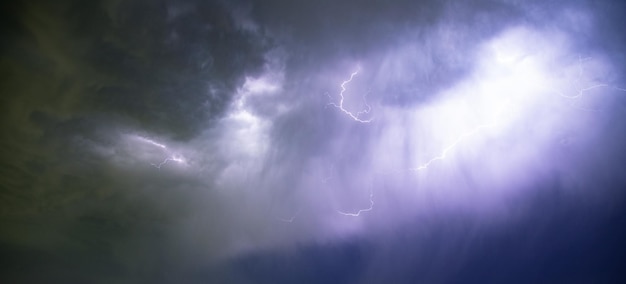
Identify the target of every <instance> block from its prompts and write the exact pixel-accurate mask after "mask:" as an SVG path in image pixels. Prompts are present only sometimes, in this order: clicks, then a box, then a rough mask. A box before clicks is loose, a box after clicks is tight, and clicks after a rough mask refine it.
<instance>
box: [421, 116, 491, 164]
mask: <svg viewBox="0 0 626 284" xmlns="http://www.w3.org/2000/svg"><path fill="white" fill-rule="evenodd" d="M496 124H497V123H490V124H483V125H479V126H477V127H476V128H474V129H472V130H470V131H467V132H465V133H463V134H461V135H460V136H459V137H458V138H457V139H456V140H454V142H452V143H451V144H450V145H448V146H447V147H445V148H444V149H443V150H442V151H441V153H440V154H439V155H438V156H435V157H433V158H431V159H430V160H428V161H427V162H426V163H424V164H422V165H421V166H418V167H415V168H410V169H409V171H421V170H425V169H427V168H428V167H429V166H430V165H431V164H432V163H433V162H435V161H440V160H443V159H445V158H446V156H447V155H448V152H450V151H452V150H453V149H454V148H456V147H457V146H458V145H459V144H460V143H461V142H463V140H465V139H468V137H471V136H474V135H476V134H477V133H478V132H480V131H481V130H483V129H485V128H490V127H494V126H495V125H496Z"/></svg>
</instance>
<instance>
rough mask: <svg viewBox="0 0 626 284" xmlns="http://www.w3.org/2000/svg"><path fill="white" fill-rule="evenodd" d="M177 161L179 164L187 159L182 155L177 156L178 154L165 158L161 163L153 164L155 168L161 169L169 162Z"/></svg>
mask: <svg viewBox="0 0 626 284" xmlns="http://www.w3.org/2000/svg"><path fill="white" fill-rule="evenodd" d="M170 161H171V162H177V163H179V164H182V163H184V162H185V160H184V159H183V158H181V157H177V156H171V157H168V158H165V160H163V162H161V163H159V164H152V165H153V166H154V167H155V168H157V169H161V167H162V166H164V165H165V164H167V163H168V162H170Z"/></svg>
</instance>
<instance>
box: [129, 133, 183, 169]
mask: <svg viewBox="0 0 626 284" xmlns="http://www.w3.org/2000/svg"><path fill="white" fill-rule="evenodd" d="M138 139H139V140H140V141H142V142H144V143H148V144H150V145H153V146H155V147H158V148H161V149H163V150H164V151H166V152H169V153H171V151H169V149H168V147H167V146H166V145H165V144H161V143H159V142H156V141H154V140H152V139H149V138H145V137H141V136H140V137H138ZM169 162H176V163H179V164H182V163H185V159H184V158H183V157H182V156H180V155H171V156H169V157H167V158H165V159H164V160H163V161H162V162H160V163H158V164H155V163H151V165H152V166H154V167H155V168H157V169H161V167H162V166H165V165H166V164H167V163H169Z"/></svg>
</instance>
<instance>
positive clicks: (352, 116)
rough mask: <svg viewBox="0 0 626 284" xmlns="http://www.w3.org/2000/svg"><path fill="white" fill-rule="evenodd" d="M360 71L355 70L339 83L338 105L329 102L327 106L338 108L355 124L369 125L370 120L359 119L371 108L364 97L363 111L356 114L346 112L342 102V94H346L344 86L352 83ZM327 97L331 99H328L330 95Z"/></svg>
mask: <svg viewBox="0 0 626 284" xmlns="http://www.w3.org/2000/svg"><path fill="white" fill-rule="evenodd" d="M359 71H360V69H359V68H357V70H355V71H354V72H352V74H350V79H348V80H345V81H343V82H342V83H341V92H340V93H339V104H336V103H333V102H330V103H328V105H331V106H334V107H336V108H338V109H339V110H341V111H342V112H343V113H345V114H346V115H348V116H349V117H350V118H352V119H353V120H354V121H356V122H360V123H369V122H371V121H372V118H369V119H361V115H363V114H368V113H369V112H370V111H371V110H372V107H371V106H370V105H369V104H368V103H367V100H365V97H364V98H363V101H364V103H365V109H363V110H361V111H358V112H356V113H354V112H351V111H349V110H347V109H346V108H345V107H344V106H343V102H344V99H345V97H344V93H345V92H346V85H347V84H348V83H350V82H351V81H352V79H354V76H356V75H357V74H359ZM328 97H329V98H330V99H332V98H331V97H330V95H328Z"/></svg>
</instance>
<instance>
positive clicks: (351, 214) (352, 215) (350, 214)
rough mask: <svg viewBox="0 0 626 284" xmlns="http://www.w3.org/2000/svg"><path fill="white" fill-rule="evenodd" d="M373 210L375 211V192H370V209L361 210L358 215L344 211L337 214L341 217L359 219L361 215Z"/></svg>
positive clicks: (338, 211)
mask: <svg viewBox="0 0 626 284" xmlns="http://www.w3.org/2000/svg"><path fill="white" fill-rule="evenodd" d="M372 209H374V191H373V190H370V207H368V208H365V209H361V210H359V211H357V212H356V213H350V212H344V211H341V210H337V213H339V214H341V215H344V216H350V217H359V216H360V215H361V213H363V212H368V211H372Z"/></svg>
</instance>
